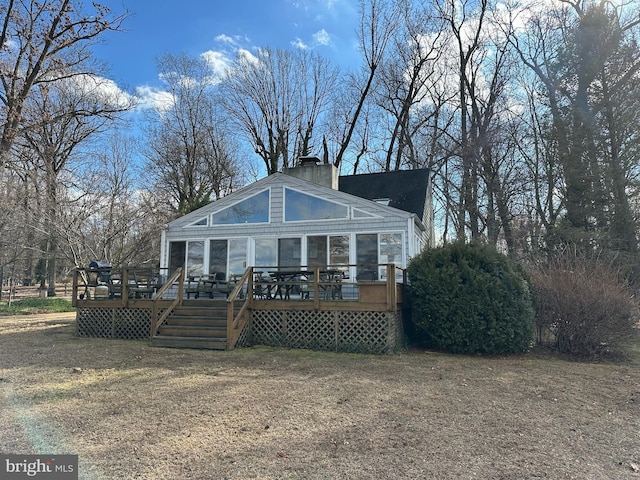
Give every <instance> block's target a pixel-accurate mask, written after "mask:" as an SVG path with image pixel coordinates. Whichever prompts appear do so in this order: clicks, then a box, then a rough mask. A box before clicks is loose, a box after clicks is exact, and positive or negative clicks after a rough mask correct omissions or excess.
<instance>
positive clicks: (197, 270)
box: [187, 242, 204, 277]
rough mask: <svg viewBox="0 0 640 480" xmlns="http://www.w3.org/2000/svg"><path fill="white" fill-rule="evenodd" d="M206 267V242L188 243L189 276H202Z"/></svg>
mask: <svg viewBox="0 0 640 480" xmlns="http://www.w3.org/2000/svg"><path fill="white" fill-rule="evenodd" d="M203 267H204V242H188V243H187V276H189V277H194V276H199V275H202V272H203Z"/></svg>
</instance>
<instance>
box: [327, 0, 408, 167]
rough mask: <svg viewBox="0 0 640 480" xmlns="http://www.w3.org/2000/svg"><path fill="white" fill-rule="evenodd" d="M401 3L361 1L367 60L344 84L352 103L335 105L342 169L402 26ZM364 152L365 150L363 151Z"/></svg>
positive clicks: (337, 159)
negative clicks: (389, 51)
mask: <svg viewBox="0 0 640 480" xmlns="http://www.w3.org/2000/svg"><path fill="white" fill-rule="evenodd" d="M400 7H401V6H400V4H399V2H397V1H395V0H361V1H360V24H359V26H358V39H359V41H360V49H361V51H362V55H363V58H364V63H363V66H362V70H361V72H358V73H355V74H351V75H350V76H349V78H348V79H347V81H346V82H345V84H346V87H347V88H348V89H349V90H350V92H349V93H348V97H350V98H353V103H352V102H350V103H348V104H339V103H336V106H337V108H338V109H340V111H339V113H337V114H336V115H335V117H338V118H342V119H343V123H342V124H343V125H344V127H343V129H342V131H341V135H340V136H339V137H338V138H336V142H337V144H338V152H337V154H336V157H335V160H334V162H333V163H334V165H335V166H336V167H338V168H340V165H341V164H342V162H343V160H344V156H345V154H346V152H347V150H348V148H349V146H350V145H351V142H352V138H353V135H354V132H355V131H356V128H357V127H358V125H359V120H360V118H361V115H362V112H363V110H364V109H365V105H366V102H367V100H368V98H369V96H370V94H371V91H372V88H373V86H374V80H375V79H376V76H377V72H378V69H379V67H380V65H381V64H382V62H383V60H384V57H385V54H386V52H387V48H388V46H389V42H390V41H391V39H392V38H393V34H394V32H395V30H396V28H397V27H398V25H399V23H400V21H401V20H400V14H401V8H400ZM360 150H361V151H362V149H360Z"/></svg>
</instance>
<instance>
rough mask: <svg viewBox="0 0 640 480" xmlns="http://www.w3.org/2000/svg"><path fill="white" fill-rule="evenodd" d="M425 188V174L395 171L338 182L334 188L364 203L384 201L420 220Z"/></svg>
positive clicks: (426, 171)
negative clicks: (385, 199) (386, 199)
mask: <svg viewBox="0 0 640 480" xmlns="http://www.w3.org/2000/svg"><path fill="white" fill-rule="evenodd" d="M428 186H429V170H428V169H426V168H422V169H417V170H397V171H395V172H382V173H364V174H359V175H346V176H341V177H340V178H339V183H338V188H339V189H340V191H341V192H345V193H349V194H351V195H355V196H357V197H361V198H366V199H368V200H377V199H383V198H388V199H389V200H390V201H389V206H390V207H394V208H397V209H400V210H404V211H405V212H410V213H415V214H416V215H417V216H418V218H420V219H422V217H423V215H424V209H425V202H426V201H427V193H428Z"/></svg>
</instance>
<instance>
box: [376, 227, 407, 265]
mask: <svg viewBox="0 0 640 480" xmlns="http://www.w3.org/2000/svg"><path fill="white" fill-rule="evenodd" d="M380 263H395V264H396V265H402V234H401V233H381V234H380Z"/></svg>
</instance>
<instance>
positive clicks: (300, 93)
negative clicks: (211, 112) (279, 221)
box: [220, 48, 336, 174]
mask: <svg viewBox="0 0 640 480" xmlns="http://www.w3.org/2000/svg"><path fill="white" fill-rule="evenodd" d="M335 81H336V71H335V70H334V69H333V68H331V67H330V66H329V62H328V61H327V60H326V59H324V58H322V57H320V56H319V55H316V54H314V53H309V52H307V51H305V50H296V51H293V52H291V51H285V50H280V49H271V48H264V49H261V50H259V51H258V53H257V55H256V56H253V55H251V54H249V53H248V52H245V51H242V52H240V53H239V55H238V58H237V59H236V62H235V64H234V65H233V67H232V68H231V69H230V70H229V72H228V74H227V76H226V78H225V79H224V81H223V84H222V85H221V87H222V91H221V96H220V99H221V102H222V104H223V105H224V107H225V109H226V110H227V113H228V115H229V116H230V117H231V118H233V119H234V120H235V122H236V124H237V125H238V127H239V129H240V131H241V132H242V133H243V134H244V136H245V137H246V138H247V139H248V140H249V142H250V143H251V145H252V146H253V148H254V150H255V152H256V153H257V154H258V155H259V156H260V158H261V159H262V160H263V162H264V165H265V168H266V171H267V174H272V173H275V172H277V171H279V170H280V168H281V167H282V168H288V167H292V166H293V165H294V163H295V161H296V158H297V157H298V156H300V155H306V154H309V153H310V152H311V151H312V150H313V148H314V147H316V145H315V144H314V143H315V142H314V138H315V136H314V133H315V129H316V123H317V122H318V119H319V118H320V117H321V115H322V114H323V112H324V111H325V109H326V107H327V104H328V101H329V93H330V92H331V91H332V90H333V89H334V85H335ZM318 143H319V142H318ZM317 146H318V147H319V145H317Z"/></svg>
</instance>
